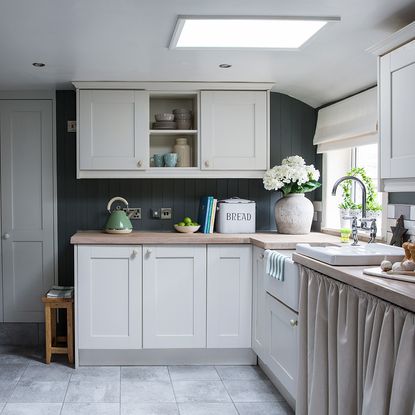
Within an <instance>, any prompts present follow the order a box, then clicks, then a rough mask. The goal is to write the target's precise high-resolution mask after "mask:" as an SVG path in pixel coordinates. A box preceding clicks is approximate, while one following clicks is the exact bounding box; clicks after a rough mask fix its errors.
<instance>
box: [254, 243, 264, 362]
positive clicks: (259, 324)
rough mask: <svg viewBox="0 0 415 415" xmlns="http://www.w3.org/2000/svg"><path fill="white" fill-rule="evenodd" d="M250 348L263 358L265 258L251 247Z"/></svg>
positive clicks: (258, 249) (262, 253)
mask: <svg viewBox="0 0 415 415" xmlns="http://www.w3.org/2000/svg"><path fill="white" fill-rule="evenodd" d="M252 262H253V264H252V349H253V350H254V352H255V353H256V354H257V355H258V356H259V357H260V358H261V359H264V356H265V353H266V345H267V343H266V342H267V336H266V335H267V327H266V325H265V299H266V291H265V287H264V274H265V258H264V250H263V249H261V248H258V247H256V246H255V247H254V248H253V258H252Z"/></svg>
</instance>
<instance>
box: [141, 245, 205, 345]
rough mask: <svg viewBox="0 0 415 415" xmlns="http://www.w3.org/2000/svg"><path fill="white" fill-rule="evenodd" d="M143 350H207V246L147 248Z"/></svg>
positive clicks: (147, 246) (144, 250)
mask: <svg viewBox="0 0 415 415" xmlns="http://www.w3.org/2000/svg"><path fill="white" fill-rule="evenodd" d="M143 273H144V278H143V347H144V348H146V349H164V348H169V349H175V348H204V347H206V246H203V245H180V246H174V245H171V246H160V245H159V246H153V245H146V246H144V247H143Z"/></svg>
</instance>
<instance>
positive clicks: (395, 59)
mask: <svg viewBox="0 0 415 415" xmlns="http://www.w3.org/2000/svg"><path fill="white" fill-rule="evenodd" d="M414 108H415V40H413V41H412V42H410V43H407V44H406V45H403V46H401V47H400V48H398V49H396V50H394V51H392V52H390V53H388V54H387V55H385V56H382V57H381V58H380V137H381V140H380V142H381V178H382V179H405V178H412V179H414V181H415V167H414V166H415V145H414V143H415V136H414V131H415V117H414V114H413V109H414Z"/></svg>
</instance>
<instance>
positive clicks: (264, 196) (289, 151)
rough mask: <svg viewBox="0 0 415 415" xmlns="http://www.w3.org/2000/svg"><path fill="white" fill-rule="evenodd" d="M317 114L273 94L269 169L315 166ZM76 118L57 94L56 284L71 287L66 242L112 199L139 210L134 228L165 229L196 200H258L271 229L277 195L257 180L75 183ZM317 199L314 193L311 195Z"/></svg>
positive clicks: (70, 98)
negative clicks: (289, 163) (297, 159)
mask: <svg viewBox="0 0 415 415" xmlns="http://www.w3.org/2000/svg"><path fill="white" fill-rule="evenodd" d="M316 117H317V113H316V110H315V109H314V108H312V107H310V106H308V105H306V104H304V103H303V102H301V101H298V100H296V99H294V98H291V97H289V96H287V95H283V94H279V93H271V117H270V121H271V165H275V164H278V163H280V162H281V160H282V159H283V158H284V157H287V156H290V155H293V154H299V155H302V156H303V157H304V158H305V159H306V161H307V163H316V162H317V164H318V160H316V153H315V148H314V146H313V144H312V142H313V136H314V130H315V124H316ZM75 118H76V100H75V92H74V91H57V93H56V119H57V120H56V124H57V125H56V128H57V164H58V177H57V180H58V245H59V247H58V249H59V251H58V252H59V259H58V262H59V282H60V284H65V285H71V284H73V248H72V247H71V246H70V244H69V239H70V237H71V235H73V234H74V233H75V232H76V231H77V230H86V229H100V228H102V227H103V226H104V224H105V220H106V217H107V213H106V204H107V201H108V200H109V199H110V198H111V197H113V196H123V197H125V198H126V199H127V200H128V201H129V203H130V206H133V207H141V209H142V216H143V219H142V220H140V221H135V223H134V227H135V228H136V229H152V230H169V229H171V228H172V224H173V223H175V222H177V221H178V220H179V219H181V218H182V217H183V216H185V215H187V216H196V215H197V210H198V204H199V198H200V196H202V195H205V194H211V195H215V196H216V197H217V198H219V199H223V198H226V197H231V196H239V197H241V198H248V199H252V200H255V201H256V202H257V218H256V219H257V229H258V230H270V229H275V223H274V217H273V207H274V204H275V202H276V200H277V199H278V198H279V194H278V193H277V192H268V191H266V190H264V188H263V185H262V180H261V179H83V180H77V179H76V137H75V134H74V133H68V132H67V131H66V122H67V121H68V120H74V119H75ZM309 196H310V197H311V198H312V197H316V198H319V195H318V193H312V194H310V195H309ZM151 207H155V208H159V207H172V208H173V216H174V217H173V220H172V221H161V220H153V219H150V217H149V211H150V208H151Z"/></svg>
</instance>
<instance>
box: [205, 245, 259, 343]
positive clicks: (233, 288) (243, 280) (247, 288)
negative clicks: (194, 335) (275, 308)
mask: <svg viewBox="0 0 415 415" xmlns="http://www.w3.org/2000/svg"><path fill="white" fill-rule="evenodd" d="M207 269H208V276H207V347H208V348H250V347H251V308H252V247H251V246H250V245H245V246H244V245H209V246H208V267H207Z"/></svg>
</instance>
